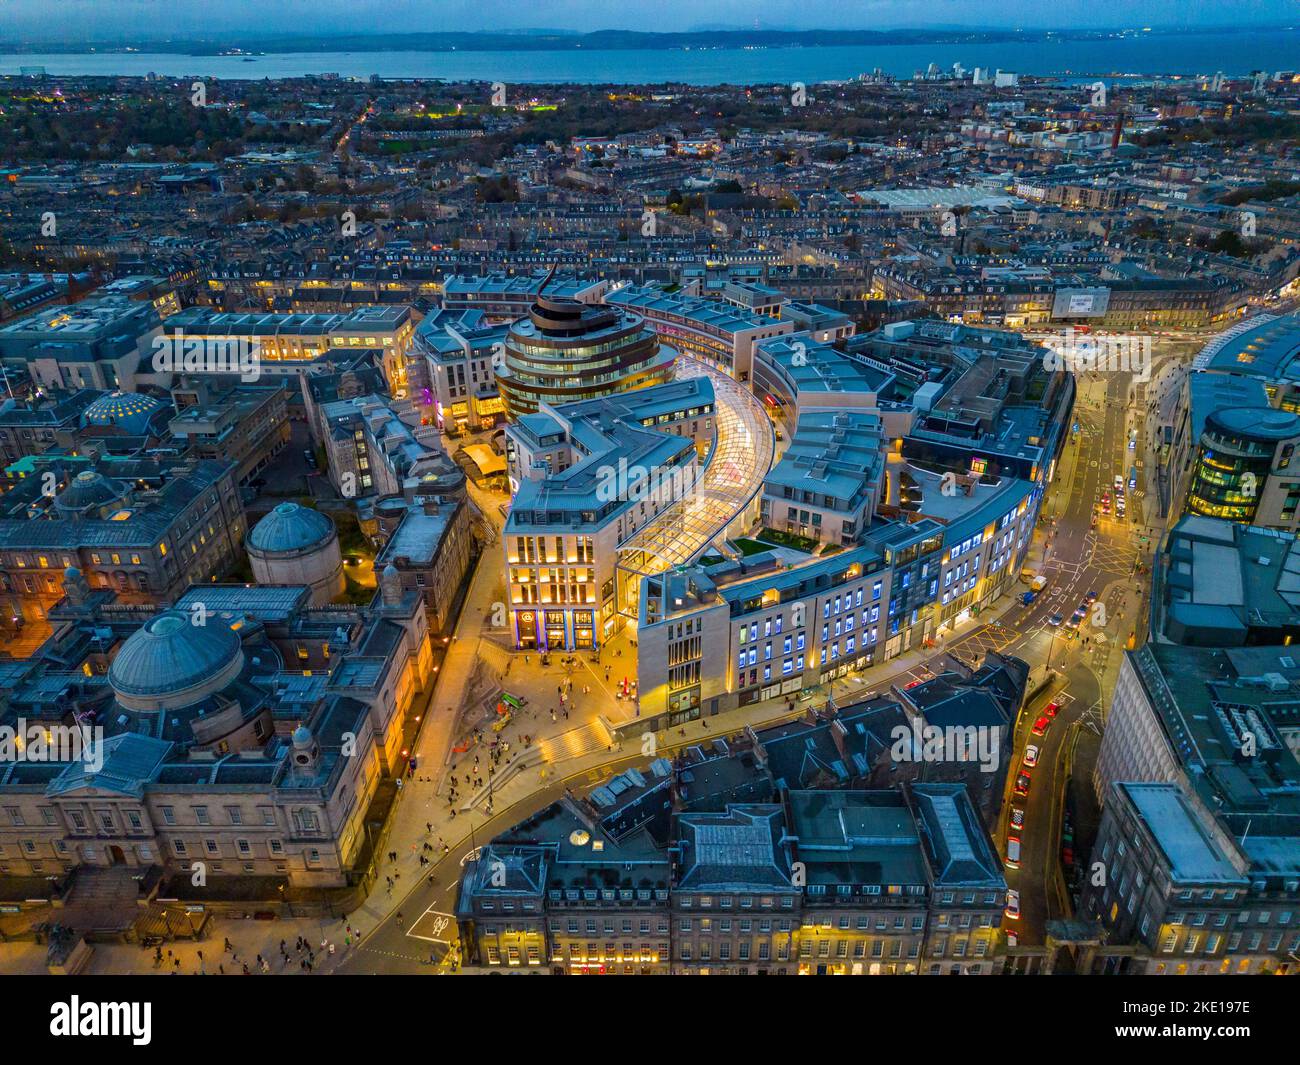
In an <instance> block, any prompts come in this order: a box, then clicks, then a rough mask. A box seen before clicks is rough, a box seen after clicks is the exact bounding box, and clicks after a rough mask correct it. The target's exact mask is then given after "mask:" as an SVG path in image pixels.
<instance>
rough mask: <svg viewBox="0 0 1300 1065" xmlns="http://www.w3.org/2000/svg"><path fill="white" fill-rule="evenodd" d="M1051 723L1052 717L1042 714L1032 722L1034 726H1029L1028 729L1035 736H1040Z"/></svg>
mask: <svg viewBox="0 0 1300 1065" xmlns="http://www.w3.org/2000/svg"><path fill="white" fill-rule="evenodd" d="M1051 723H1052V719H1051V718H1050V717H1048V716H1047V715H1046V714H1043V716H1042V717H1040V718H1039V719H1038V720H1037V721H1035V722H1034V727H1033V728H1031V729H1030V730H1029V731H1030V732H1032V733H1033V734H1034V735H1035V736H1041V735H1043V734H1044V733H1045V732H1046V731H1047V726H1048V725H1050V724H1051Z"/></svg>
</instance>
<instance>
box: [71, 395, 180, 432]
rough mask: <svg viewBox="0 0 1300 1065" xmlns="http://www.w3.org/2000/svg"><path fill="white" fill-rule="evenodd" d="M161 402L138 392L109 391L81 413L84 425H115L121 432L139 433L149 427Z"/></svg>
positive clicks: (160, 406)
mask: <svg viewBox="0 0 1300 1065" xmlns="http://www.w3.org/2000/svg"><path fill="white" fill-rule="evenodd" d="M161 408H162V403H161V402H159V401H158V400H156V399H154V398H153V397H152V396H143V395H141V394H140V393H139V392H111V393H109V394H108V395H107V396H100V397H99V399H97V400H95V402H94V403H92V404H91V405H90V406H89V407H87V408H86V410H85V412H84V413H83V415H82V420H83V422H84V423H85V424H86V425H115V426H117V427H118V428H119V429H121V430H122V431H123V432H127V433H131V434H133V435H139V434H141V433H143V432H145V431H146V430H147V429H148V428H149V421H150V419H151V418H152V417H153V416H154V413H155V412H156V411H158V410H160V409H161Z"/></svg>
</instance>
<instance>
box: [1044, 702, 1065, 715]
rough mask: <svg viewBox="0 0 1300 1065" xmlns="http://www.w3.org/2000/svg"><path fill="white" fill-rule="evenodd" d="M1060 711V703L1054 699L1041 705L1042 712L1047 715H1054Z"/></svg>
mask: <svg viewBox="0 0 1300 1065" xmlns="http://www.w3.org/2000/svg"><path fill="white" fill-rule="evenodd" d="M1060 712H1061V704H1060V703H1058V702H1055V701H1053V702H1050V703H1048V704H1047V705H1046V706H1045V707H1043V713H1044V714H1045V715H1046V716H1047V717H1055V716H1056V715H1057V714H1059V713H1060Z"/></svg>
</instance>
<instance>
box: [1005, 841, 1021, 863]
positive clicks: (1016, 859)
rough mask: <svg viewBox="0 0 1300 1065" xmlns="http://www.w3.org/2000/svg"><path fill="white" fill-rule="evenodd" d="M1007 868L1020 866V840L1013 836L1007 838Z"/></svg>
mask: <svg viewBox="0 0 1300 1065" xmlns="http://www.w3.org/2000/svg"><path fill="white" fill-rule="evenodd" d="M1007 868H1008V869H1019V868H1020V840H1018V839H1017V838H1016V837H1015V836H1012V837H1011V838H1010V839H1008V840H1007Z"/></svg>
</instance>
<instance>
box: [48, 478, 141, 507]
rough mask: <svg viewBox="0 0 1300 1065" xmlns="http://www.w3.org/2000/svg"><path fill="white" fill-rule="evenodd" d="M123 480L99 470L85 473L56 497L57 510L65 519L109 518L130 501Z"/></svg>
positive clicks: (73, 479) (72, 481) (69, 483)
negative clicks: (105, 474)
mask: <svg viewBox="0 0 1300 1065" xmlns="http://www.w3.org/2000/svg"><path fill="white" fill-rule="evenodd" d="M127 494H128V493H127V489H126V488H124V487H123V486H122V484H121V482H120V481H115V480H113V479H112V478H111V477H105V476H104V475H103V474H102V473H100V472H99V471H98V470H82V471H81V472H80V473H79V474H77V475H76V476H75V477H74V478H72V480H71V481H69V482H68V486H67V487H66V488H65V489H63V491H62V492H60V493H59V494H58V495H56V496H55V497H54V509H55V510H56V511H58V513H59V516H60V517H64V518H108V517H111V516H112V514H113V513H114V512H115V511H117V510H120V509H121V508H122V506H123V505H124V504H125V503H126V502H127Z"/></svg>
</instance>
